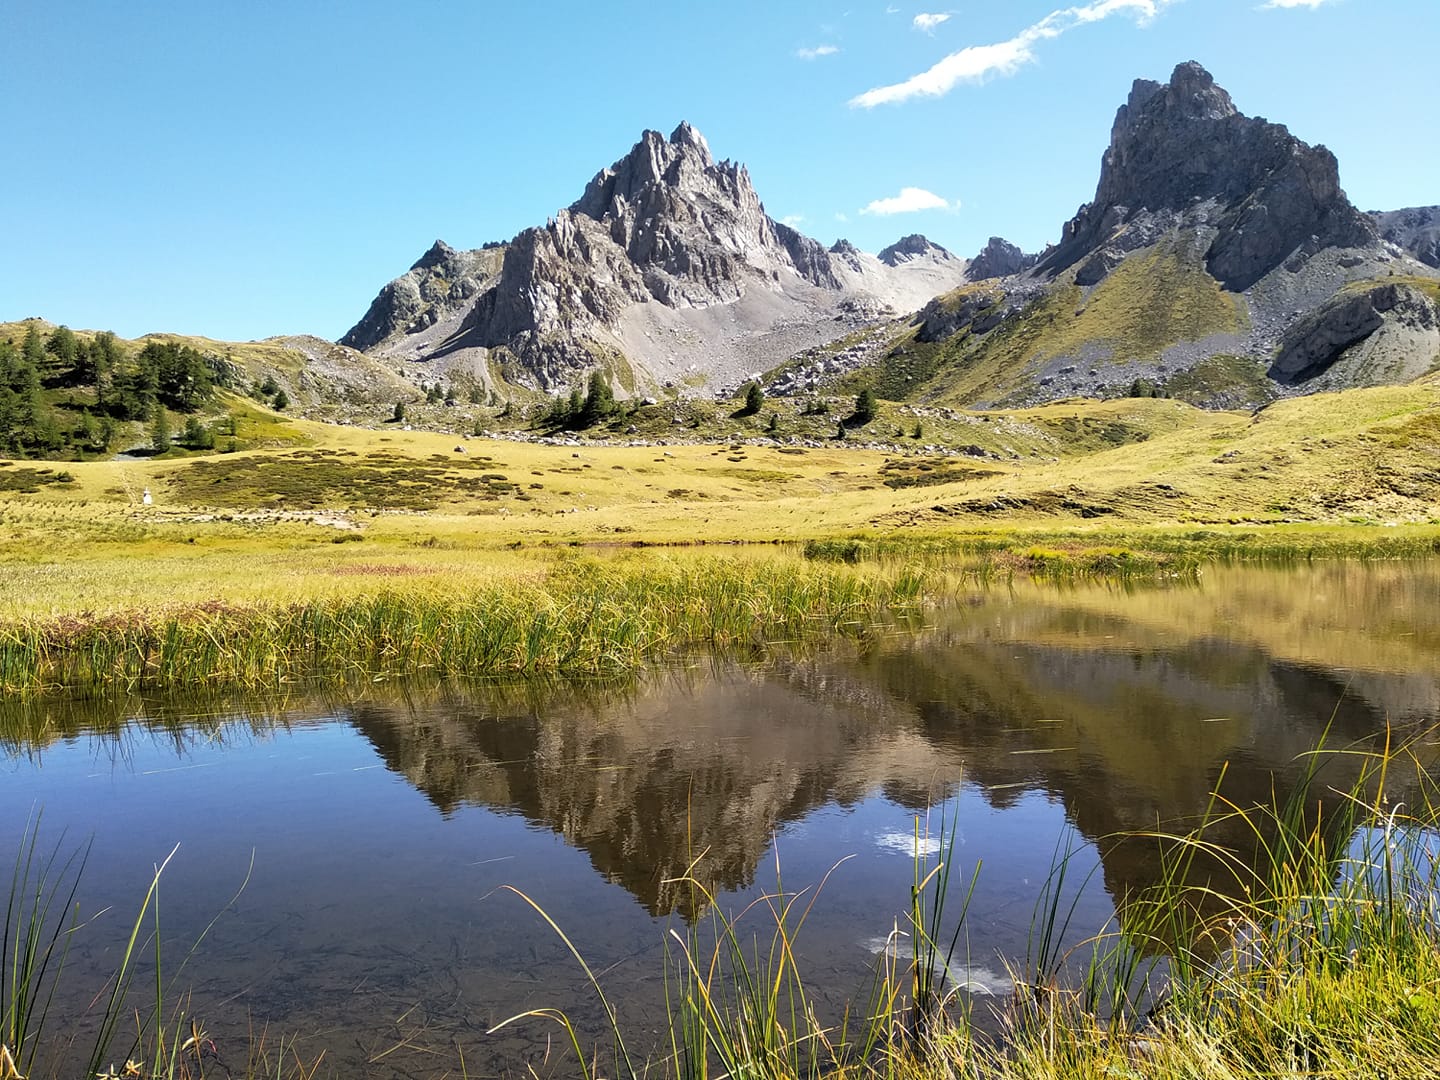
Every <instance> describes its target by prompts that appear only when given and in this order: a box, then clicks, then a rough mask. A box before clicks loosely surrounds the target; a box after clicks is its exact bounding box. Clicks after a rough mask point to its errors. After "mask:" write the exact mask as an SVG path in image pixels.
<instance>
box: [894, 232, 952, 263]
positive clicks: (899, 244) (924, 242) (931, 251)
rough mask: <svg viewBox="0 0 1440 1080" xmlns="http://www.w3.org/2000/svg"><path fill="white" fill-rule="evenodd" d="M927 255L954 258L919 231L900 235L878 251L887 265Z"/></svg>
mask: <svg viewBox="0 0 1440 1080" xmlns="http://www.w3.org/2000/svg"><path fill="white" fill-rule="evenodd" d="M923 255H929V256H932V257H935V258H941V259H950V258H954V256H952V255H951V254H950V252H948V251H946V250H945V249H944V248H943V247H941V246H940V245H939V244H937V243H935V242H933V241H932V240H930V239H928V238H926V237H924V236H921V235H920V234H919V233H911V234H910V235H909V236H902V237H901V238H900V239H899V240H896V241H895V243H893V244H891V245H890V246H889V247H887V248H885V249H884V250H882V251H881V252H880V255H879V259H880V261H881V262H883V263H885V264H886V265H888V266H897V265H899V264H900V263H902V262H909V261H910V260H911V259H917V258H920V257H921V256H923Z"/></svg>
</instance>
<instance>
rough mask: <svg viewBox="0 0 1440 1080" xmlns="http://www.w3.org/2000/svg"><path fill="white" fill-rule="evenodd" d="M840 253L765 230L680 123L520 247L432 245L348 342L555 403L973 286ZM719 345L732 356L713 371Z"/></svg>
mask: <svg viewBox="0 0 1440 1080" xmlns="http://www.w3.org/2000/svg"><path fill="white" fill-rule="evenodd" d="M838 254H839V255H841V256H843V257H841V258H837V257H835V256H834V255H832V252H831V251H829V250H827V249H826V248H825V247H824V245H822V244H820V243H819V242H818V241H815V240H813V239H811V238H810V237H807V236H805V235H804V234H802V233H800V232H799V231H798V230H796V229H794V228H792V227H790V226H788V225H786V224H784V223H782V222H776V221H774V220H773V219H772V218H770V216H769V215H768V214H767V213H766V211H765V208H764V205H763V204H762V203H761V201H760V198H759V196H758V194H757V193H756V192H755V189H754V187H753V185H752V184H751V181H750V177H749V172H748V170H747V169H746V168H745V166H744V165H742V164H738V163H735V162H731V161H729V160H722V161H718V162H717V161H716V160H715V159H714V157H713V155H712V154H711V151H710V148H709V144H708V142H707V141H706V140H705V138H704V136H703V135H701V134H700V132H699V131H697V130H696V129H695V128H694V127H693V126H692V125H690V124H689V123H687V122H682V123H681V124H680V125H679V126H678V127H677V128H676V129H675V130H674V131H673V132H672V133H671V135H670V136H669V137H668V138H667V137H665V136H663V135H661V134H660V132H658V131H654V130H649V131H646V132H644V133H642V135H641V137H640V139H639V141H637V142H636V143H635V145H634V146H633V147H632V148H631V150H630V151H629V152H628V153H627V154H626V155H625V156H623V157H621V158H620V159H618V160H617V161H615V162H614V163H613V164H612V165H610V166H608V167H606V168H603V169H601V170H600V171H599V172H597V173H596V174H595V176H594V177H593V178H592V179H591V180H590V181H589V183H588V184H587V185H586V187H585V189H584V191H583V192H582V194H581V195H580V197H579V198H578V199H576V200H575V201H574V202H573V203H571V204H570V206H568V207H567V208H565V209H563V210H559V211H557V212H556V213H555V215H554V216H553V217H551V218H550V220H549V221H548V222H547V223H546V224H545V225H544V226H537V227H532V228H530V229H525V230H523V231H522V232H521V233H519V234H518V235H517V236H516V237H515V238H514V239H513V240H511V241H510V242H509V243H508V244H505V245H501V246H497V247H495V248H491V249H489V250H488V251H485V250H482V251H480V252H458V251H456V250H455V249H453V248H449V247H448V246H447V245H444V244H442V243H440V242H437V244H436V245H435V246H432V248H431V249H430V250H429V251H427V252H426V254H425V255H424V256H422V257H421V259H419V260H417V262H416V263H415V264H414V265H413V266H412V267H411V269H410V270H409V271H407V272H406V273H405V274H403V275H401V276H400V277H399V278H396V279H395V280H394V281H392V282H390V283H389V284H387V285H386V286H385V287H384V288H383V289H382V290H381V292H380V294H379V295H378V296H377V297H376V299H375V301H374V302H373V303H372V304H371V306H370V309H369V311H367V313H366V315H365V316H364V317H363V318H362V319H361V320H360V322H358V323H357V324H356V325H355V326H354V327H353V328H352V329H351V330H350V331H349V332H348V333H347V334H346V335H345V336H344V337H343V338H342V339H341V341H342V343H344V344H346V345H350V346H352V347H355V348H358V349H361V350H362V351H366V352H373V353H376V354H377V355H381V356H391V357H399V358H403V359H411V360H423V359H430V358H439V359H446V358H450V359H451V360H452V362H453V361H454V360H456V359H458V360H459V361H460V362H468V363H470V364H471V365H473V367H474V373H475V374H476V375H479V376H484V377H493V375H494V371H493V368H492V364H497V363H498V365H499V366H500V367H501V368H502V369H503V377H504V378H506V379H509V380H511V381H517V382H519V383H521V384H524V385H532V386H534V387H536V388H539V389H545V390H554V389H558V388H561V387H563V386H565V385H567V384H568V383H571V382H573V381H575V380H576V379H577V378H578V377H579V376H581V375H583V373H584V372H585V370H587V369H589V368H592V367H594V366H597V365H600V366H606V365H608V366H611V367H612V368H618V369H620V370H619V371H616V372H615V373H616V374H618V375H620V376H621V377H620V379H619V381H620V382H621V383H622V387H623V388H624V389H626V390H629V389H631V388H633V387H635V386H638V385H642V384H644V383H646V382H650V383H657V382H662V381H674V380H678V379H681V378H686V379H689V378H691V377H698V378H699V379H700V380H701V381H702V382H703V381H721V380H723V379H724V378H727V377H729V378H733V377H736V376H738V375H743V374H744V373H746V372H748V371H750V370H752V369H754V368H756V367H760V366H768V365H766V364H765V361H766V360H770V361H771V362H773V361H774V359H775V357H776V355H777V353H778V354H780V355H783V354H784V353H785V352H786V351H787V350H793V349H794V348H796V347H799V346H802V345H813V344H817V343H823V342H824V341H828V340H831V339H833V338H836V337H840V336H843V334H844V333H846V332H848V331H849V330H850V329H853V327H854V326H855V325H856V324H857V323H858V322H863V321H865V320H866V319H867V317H868V318H873V317H875V316H879V315H883V314H889V315H894V314H898V313H899V312H900V311H901V310H913V309H914V308H917V307H919V306H920V305H921V304H922V303H924V301H925V300H926V299H928V298H929V297H930V296H932V295H934V294H935V293H936V292H939V291H943V290H944V289H945V288H948V287H952V286H953V285H955V284H958V283H959V282H960V281H962V280H964V277H965V267H966V263H965V261H964V260H960V259H956V258H955V257H954V256H953V255H951V254H950V253H949V252H948V251H946V250H945V249H944V248H942V247H940V246H939V245H936V244H933V243H931V242H930V241H928V240H925V239H924V238H923V237H919V236H916V235H912V236H910V237H905V238H903V239H902V240H901V241H897V243H896V244H893V245H891V246H890V247H888V248H886V249H885V251H884V252H883V253H882V254H883V255H884V258H881V257H879V256H866V255H865V253H862V252H859V251H858V249H853V246H852V250H842V251H841V252H839V253H838ZM709 309H715V310H714V311H711V312H710V314H708V315H707V314H703V313H705V312H706V311H707V310H709ZM720 309H725V310H723V311H722V310H720ZM707 336H712V337H713V336H719V337H721V338H723V339H725V342H724V344H725V345H727V346H728V350H726V351H728V352H729V353H730V354H731V355H730V356H729V357H725V356H720V355H716V354H717V353H718V352H720V350H718V349H717V348H716V347H715V344H714V342H713V340H712V341H710V342H707V341H706V340H704V339H705V338H706V337H707ZM657 338H658V339H661V340H662V341H663V342H664V344H663V345H661V346H657V345H656V344H655V343H656V340H657ZM757 345H758V346H759V347H755V348H747V346H757Z"/></svg>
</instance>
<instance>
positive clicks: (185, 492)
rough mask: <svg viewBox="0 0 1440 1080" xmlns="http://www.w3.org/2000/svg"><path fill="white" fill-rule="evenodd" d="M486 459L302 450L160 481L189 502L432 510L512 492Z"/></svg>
mask: <svg viewBox="0 0 1440 1080" xmlns="http://www.w3.org/2000/svg"><path fill="white" fill-rule="evenodd" d="M492 465H493V459H492V458H489V457H486V456H484V455H473V456H470V455H455V454H452V455H451V456H450V457H444V456H443V455H436V456H434V457H432V458H431V459H430V460H428V461H421V460H416V459H414V458H410V457H403V456H400V455H398V454H393V453H389V454H387V453H384V452H375V453H370V454H366V455H364V456H360V455H357V454H354V453H351V452H347V451H334V450H302V451H295V452H291V453H287V454H279V455H267V456H254V455H247V456H245V457H237V458H228V457H227V458H209V459H206V460H204V461H195V462H192V463H190V464H188V465H186V466H185V467H184V468H182V469H176V470H173V471H170V472H165V473H162V474H161V479H162V480H164V481H166V482H168V484H169V485H170V487H171V489H172V490H173V491H174V493H175V494H176V495H177V496H178V497H179V498H180V499H182V500H184V501H185V502H187V503H190V504H192V505H201V506H224V507H237V508H254V507H261V506H265V507H284V508H287V509H319V508H323V507H335V508H343V509H351V508H357V507H363V508H368V507H385V508H388V509H400V510H433V509H435V508H436V507H437V506H439V505H440V504H441V503H442V502H449V501H456V500H474V499H498V498H500V497H501V496H502V495H517V494H519V490H518V489H517V488H516V486H515V485H514V484H513V483H511V482H510V481H509V479H508V478H507V477H506V476H505V475H504V474H502V473H498V472H493V471H490V470H491V468H492Z"/></svg>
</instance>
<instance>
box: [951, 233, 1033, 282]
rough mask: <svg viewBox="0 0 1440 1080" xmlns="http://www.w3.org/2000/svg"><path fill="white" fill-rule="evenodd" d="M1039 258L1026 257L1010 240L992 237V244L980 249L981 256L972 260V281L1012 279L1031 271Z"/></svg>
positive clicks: (970, 273) (969, 272)
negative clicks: (1015, 275) (1013, 276)
mask: <svg viewBox="0 0 1440 1080" xmlns="http://www.w3.org/2000/svg"><path fill="white" fill-rule="evenodd" d="M1039 258H1040V257H1039V256H1038V255H1026V254H1025V252H1023V251H1021V250H1020V249H1019V248H1018V247H1016V246H1015V245H1014V244H1012V243H1010V242H1009V241H1008V240H1005V239H1003V238H1001V237H999V236H992V237H991V238H990V242H989V243H988V244H986V245H985V246H984V247H983V248H981V249H980V254H979V255H976V256H975V258H973V259H971V260H970V269H969V271H968V274H969V277H970V280H971V281H985V280H987V279H989V278H1000V277H1010V276H1012V275H1014V274H1022V273H1024V272H1025V271H1026V270H1029V269H1030V268H1031V267H1032V266H1034V265H1035V263H1036V261H1038V259H1039Z"/></svg>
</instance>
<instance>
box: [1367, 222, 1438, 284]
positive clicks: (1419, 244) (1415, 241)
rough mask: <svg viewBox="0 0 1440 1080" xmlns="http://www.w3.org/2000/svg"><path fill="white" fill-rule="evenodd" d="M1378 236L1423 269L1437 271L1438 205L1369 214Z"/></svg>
mask: <svg viewBox="0 0 1440 1080" xmlns="http://www.w3.org/2000/svg"><path fill="white" fill-rule="evenodd" d="M1370 220H1371V221H1373V222H1374V223H1375V227H1376V228H1377V229H1378V230H1379V231H1380V236H1381V238H1382V239H1384V240H1388V241H1389V242H1390V243H1392V244H1394V245H1395V246H1396V247H1398V248H1400V249H1402V250H1403V251H1407V252H1409V253H1410V254H1411V255H1413V256H1414V257H1415V258H1417V259H1419V260H1420V261H1421V262H1422V263H1424V264H1425V265H1426V266H1433V267H1435V268H1436V269H1440V206H1413V207H1410V208H1409V209H1407V210H1389V211H1385V212H1376V213H1372V214H1371V215H1370Z"/></svg>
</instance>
